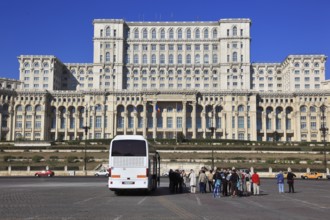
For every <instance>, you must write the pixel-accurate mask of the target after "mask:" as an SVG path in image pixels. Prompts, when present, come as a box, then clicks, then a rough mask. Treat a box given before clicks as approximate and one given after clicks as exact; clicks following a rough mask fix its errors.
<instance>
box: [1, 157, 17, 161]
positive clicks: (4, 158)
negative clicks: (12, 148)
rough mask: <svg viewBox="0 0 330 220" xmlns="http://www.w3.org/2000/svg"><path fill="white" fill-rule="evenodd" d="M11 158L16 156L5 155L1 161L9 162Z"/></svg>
mask: <svg viewBox="0 0 330 220" xmlns="http://www.w3.org/2000/svg"><path fill="white" fill-rule="evenodd" d="M12 159H16V157H13V156H11V155H6V156H4V157H3V161H5V162H10V161H11V160H12Z"/></svg>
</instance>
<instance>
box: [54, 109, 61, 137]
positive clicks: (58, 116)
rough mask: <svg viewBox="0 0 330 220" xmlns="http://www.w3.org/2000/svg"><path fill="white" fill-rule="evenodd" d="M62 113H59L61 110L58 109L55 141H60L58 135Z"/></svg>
mask: <svg viewBox="0 0 330 220" xmlns="http://www.w3.org/2000/svg"><path fill="white" fill-rule="evenodd" d="M60 119H61V113H60V112H59V109H56V113H55V121H56V122H55V123H56V124H55V140H58V133H59V129H60V123H61V120H60Z"/></svg>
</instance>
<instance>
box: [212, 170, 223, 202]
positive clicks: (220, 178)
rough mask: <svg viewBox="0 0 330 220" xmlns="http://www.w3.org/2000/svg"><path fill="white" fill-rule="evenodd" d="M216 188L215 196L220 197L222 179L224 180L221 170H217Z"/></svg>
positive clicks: (215, 175)
mask: <svg viewBox="0 0 330 220" xmlns="http://www.w3.org/2000/svg"><path fill="white" fill-rule="evenodd" d="M214 179H215V181H214V189H213V198H216V197H218V198H220V190H221V181H222V176H221V173H220V170H217V171H216V172H215V174H214Z"/></svg>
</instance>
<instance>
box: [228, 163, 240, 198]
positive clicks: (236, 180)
mask: <svg viewBox="0 0 330 220" xmlns="http://www.w3.org/2000/svg"><path fill="white" fill-rule="evenodd" d="M229 181H230V185H231V195H232V196H237V195H238V184H237V183H239V176H238V174H237V173H236V170H235V169H234V170H232V173H231V176H230V180H229Z"/></svg>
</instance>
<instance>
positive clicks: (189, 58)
mask: <svg viewBox="0 0 330 220" xmlns="http://www.w3.org/2000/svg"><path fill="white" fill-rule="evenodd" d="M186 63H187V64H191V55H190V54H187V56H186Z"/></svg>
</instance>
